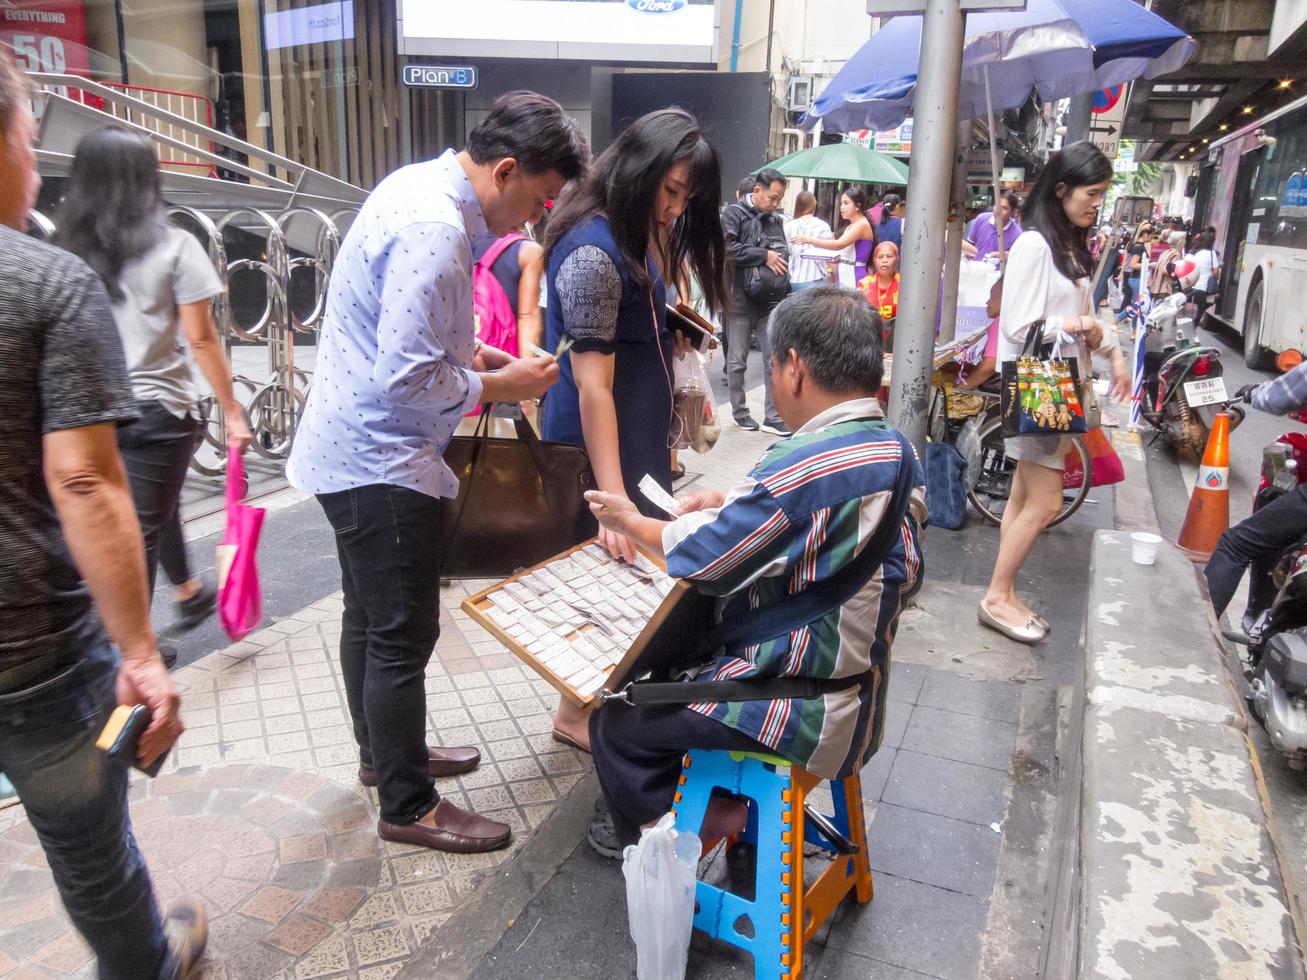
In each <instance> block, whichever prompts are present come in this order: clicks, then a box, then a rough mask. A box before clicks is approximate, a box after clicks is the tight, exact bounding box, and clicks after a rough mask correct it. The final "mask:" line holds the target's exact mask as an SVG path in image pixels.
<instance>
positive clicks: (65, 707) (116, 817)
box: [0, 640, 180, 980]
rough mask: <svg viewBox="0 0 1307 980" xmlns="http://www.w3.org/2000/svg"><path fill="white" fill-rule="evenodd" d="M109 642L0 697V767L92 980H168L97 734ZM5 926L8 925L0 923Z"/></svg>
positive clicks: (172, 960) (118, 787) (174, 971)
mask: <svg viewBox="0 0 1307 980" xmlns="http://www.w3.org/2000/svg"><path fill="white" fill-rule="evenodd" d="M117 674H118V655H117V654H116V653H115V652H114V649H113V647H111V646H110V645H109V643H108V642H107V641H104V640H101V641H99V642H97V643H95V644H94V645H93V646H92V647H90V648H89V649H87V650H86V651H85V653H84V654H83V655H82V657H81V659H80V660H78V661H77V663H76V664H75V665H74V666H73V667H71V668H70V669H68V670H65V671H63V672H61V673H57V674H55V675H54V676H53V677H50V678H48V679H44V680H40V681H37V682H36V683H34V684H32V685H31V686H29V687H26V688H23V689H21V690H17V691H6V692H5V693H3V694H0V770H3V771H4V773H5V775H7V776H8V777H9V778H10V779H11V780H12V781H13V784H14V787H15V788H16V789H17V790H18V796H19V799H21V800H22V801H23V806H24V807H25V808H26V812H27V818H28V820H30V821H31V825H32V829H33V830H35V831H36V835H37V838H38V839H39V840H40V842H41V848H42V850H44V852H45V856H46V859H47V860H48V861H49V864H50V872H51V874H52V875H54V880H55V885H56V886H57V887H58V889H59V897H60V898H61V899H63V903H64V908H66V909H67V910H68V917H69V918H70V919H72V920H73V924H74V925H75V926H76V927H77V930H78V932H80V933H81V934H82V937H83V938H84V939H85V940H86V942H87V943H88V944H89V945H90V947H91V949H93V950H94V951H95V955H96V958H97V959H98V961H99V962H98V970H97V976H98V977H99V978H100V980H150V978H159V980H176V978H177V977H178V976H179V975H180V972H179V964H178V963H177V960H176V957H175V956H174V955H173V954H172V953H171V952H170V951H169V949H168V944H167V941H166V940H165V938H164V934H163V927H162V925H161V924H160V921H159V909H158V906H157V905H156V904H155V900H154V891H153V888H152V887H151V885H150V874H149V872H148V871H147V870H146V867H145V859H144V858H143V857H142V856H141V851H140V848H138V847H137V846H136V838H134V837H133V836H132V823H131V817H130V815H129V814H128V812H127V771H126V770H125V769H122V768H120V767H119V766H116V765H114V764H112V763H110V762H109V761H108V759H107V758H106V756H105V754H104V753H103V752H102V751H101V750H100V749H98V748H96V746H95V740H96V736H98V735H99V734H100V729H101V728H103V727H104V723H105V722H106V721H107V720H108V718H109V714H110V712H112V711H113V709H114V707H115V706H116V703H117V698H116V697H115V696H114V682H115V678H116V677H117ZM6 925H8V923H6Z"/></svg>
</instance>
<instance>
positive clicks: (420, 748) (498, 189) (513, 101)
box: [287, 92, 589, 852]
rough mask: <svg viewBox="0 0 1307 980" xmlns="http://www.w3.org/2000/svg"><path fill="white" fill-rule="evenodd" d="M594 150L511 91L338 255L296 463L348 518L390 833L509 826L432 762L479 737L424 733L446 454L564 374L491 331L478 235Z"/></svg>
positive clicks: (348, 600)
mask: <svg viewBox="0 0 1307 980" xmlns="http://www.w3.org/2000/svg"><path fill="white" fill-rule="evenodd" d="M588 159H589V148H588V147H587V145H586V141H585V137H584V136H582V134H581V132H580V130H579V129H578V128H577V126H576V123H575V122H573V121H572V120H571V119H570V118H569V117H568V116H567V115H566V114H565V113H564V112H563V110H562V108H561V107H560V106H559V105H558V103H556V102H554V101H553V100H552V99H548V98H546V97H544V96H542V95H537V94H536V93H534V92H511V93H509V94H507V95H504V96H502V97H501V98H500V99H499V100H498V101H497V102H496V103H495V106H494V109H493V110H492V111H491V113H490V115H489V116H487V117H486V119H485V120H484V121H483V122H482V123H481V124H480V125H479V126H477V127H476V129H474V130H473V131H472V134H471V135H470V136H469V138H468V145H467V149H465V150H463V151H462V152H459V153H456V152H455V151H453V150H449V151H447V152H446V153H445V154H444V155H443V156H441V157H439V158H437V159H435V160H429V161H427V162H425V163H417V164H412V165H411V166H407V167H404V168H402V169H400V170H398V171H396V172H395V173H393V174H391V175H390V176H388V177H387V178H386V179H385V180H383V181H382V182H381V183H380V184H379V185H378V186H377V188H376V190H374V191H373V192H372V194H371V195H370V196H369V197H368V200H367V202H366V203H365V204H364V205H363V208H362V210H361V211H360V212H359V215H358V217H357V218H356V219H355V221H354V224H353V225H352V226H351V227H350V230H349V234H348V235H346V237H345V241H344V242H343V243H342V245H341V249H340V254H339V255H338V257H337V259H336V264H335V266H334V267H333V269H332V274H331V284H330V287H329V290H328V296H327V311H326V316H325V317H324V320H323V327H322V336H321V338H320V340H319V345H318V357H317V368H316V377H315V378H314V384H313V390H312V392H311V393H310V395H309V400H308V404H307V406H306V407H305V411H304V417H303V419H302V420H301V422H300V426H299V430H298V431H297V433H296V437H295V446H294V449H293V450H292V452H291V457H290V463H289V465H288V467H287V475H288V477H289V479H290V482H291V483H292V484H293V485H294V486H296V487H298V488H299V489H301V490H305V491H308V492H309V493H313V494H315V495H316V496H317V498H318V501H319V502H320V503H321V505H322V509H323V510H324V511H325V512H326V515H327V519H328V521H330V522H331V526H332V528H333V530H334V531H335V532H336V549H337V553H338V556H339V559H340V566H341V579H342V583H343V587H344V601H345V611H344V614H343V616H342V620H341V638H340V661H341V668H342V673H343V676H344V679H345V692H346V696H347V698H348V701H349V709H350V716H351V718H352V720H353V724H354V736H355V739H356V740H357V742H358V745H359V762H360V765H359V780H360V781H361V782H362V783H363V784H364V785H366V786H377V788H378V789H377V792H378V797H379V800H380V808H381V819H380V821H379V822H378V824H377V832H378V833H379V834H380V835H381V836H382V837H383V838H385V839H386V840H393V841H399V842H403V843H408V844H417V845H421V846H424V847H433V848H437V849H440V850H449V851H461V852H475V851H487V850H493V849H496V848H499V847H504V846H505V845H507V844H508V841H509V837H510V832H509V828H508V826H507V825H506V824H502V823H499V822H497V821H493V820H487V819H485V818H484V817H480V816H478V815H476V814H474V813H469V812H467V811H465V810H462V809H460V808H459V807H457V806H455V805H454V804H453V803H451V802H450V801H449V800H443V799H441V797H440V794H439V793H437V792H436V789H435V784H434V782H433V777H436V776H452V775H457V774H458V773H462V772H467V771H469V770H470V769H473V768H475V767H476V766H477V764H478V763H479V762H480V759H481V754H480V752H479V751H478V750H477V749H475V748H471V747H462V748H459V747H434V746H432V747H428V746H427V745H426V744H425V730H426V689H425V686H424V675H425V671H426V666H427V662H428V661H429V660H430V658H431V652H432V650H433V649H434V648H435V645H436V640H437V638H438V637H439V634H440V624H439V615H440V605H439V599H440V594H439V593H440V568H441V564H442V549H443V547H444V543H445V542H444V541H443V539H442V535H441V533H440V529H441V521H440V513H441V511H440V498H442V497H454V496H456V495H457V494H458V481H457V480H456V479H455V477H454V474H453V473H452V472H451V471H450V469H449V467H448V466H446V465H445V463H444V460H443V459H442V458H441V457H442V454H443V452H444V450H445V447H446V446H447V445H448V444H449V439H450V437H451V436H452V435H453V432H454V428H455V426H457V425H458V422H459V419H460V418H462V416H463V415H464V414H465V413H467V412H468V411H469V410H471V409H472V408H473V407H475V406H476V405H477V404H478V403H480V402H484V401H506V402H515V401H521V400H523V399H528V398H535V397H537V396H539V395H541V394H543V393H544V392H545V390H546V389H547V388H548V387H549V386H550V385H551V384H553V383H554V382H555V381H556V380H557V379H558V365H557V364H556V363H555V361H554V360H553V359H552V358H547V357H532V358H524V359H520V360H519V359H515V358H512V357H510V356H509V355H507V354H505V353H503V352H502V351H496V350H494V349H493V348H490V347H482V346H481V345H480V343H479V342H478V341H477V340H476V337H475V332H474V326H473V313H472V240H473V239H475V238H476V237H477V236H478V235H483V234H485V233H486V232H491V233H493V234H495V235H502V234H505V233H506V232H509V231H511V230H513V229H515V228H518V227H520V226H521V225H522V224H523V223H524V222H526V221H534V220H539V218H540V215H541V213H542V211H543V209H544V205H545V202H546V201H547V200H550V199H552V198H554V197H556V196H557V195H558V194H559V192H560V191H561V190H562V189H563V185H564V184H565V183H566V182H567V181H569V180H572V179H574V178H576V177H577V176H579V175H580V174H581V172H582V171H583V170H584V168H585V166H586V163H587V161H588Z"/></svg>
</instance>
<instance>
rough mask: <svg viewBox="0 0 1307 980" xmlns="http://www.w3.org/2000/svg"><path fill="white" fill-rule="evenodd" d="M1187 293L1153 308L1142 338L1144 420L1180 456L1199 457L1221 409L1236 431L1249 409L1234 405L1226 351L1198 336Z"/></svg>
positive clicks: (1142, 331) (1195, 458) (1146, 319)
mask: <svg viewBox="0 0 1307 980" xmlns="http://www.w3.org/2000/svg"><path fill="white" fill-rule="evenodd" d="M1186 302H1187V300H1186V297H1185V294H1184V293H1181V292H1176V293H1172V294H1171V295H1170V296H1168V297H1167V298H1166V299H1164V300H1161V301H1159V302H1158V304H1157V305H1156V306H1154V307H1153V308H1152V310H1150V311H1149V313H1148V315H1147V317H1145V319H1144V322H1143V323H1142V324H1141V326H1140V334H1139V336H1138V337H1137V338H1136V342H1137V343H1142V344H1145V345H1146V347H1145V350H1146V353H1145V355H1144V372H1145V381H1144V393H1145V399H1146V400H1145V405H1146V406H1151V408H1149V407H1145V408H1144V410H1143V412H1142V413H1141V414H1142V416H1143V418H1144V420H1145V421H1146V422H1147V423H1148V424H1149V425H1151V426H1152V427H1153V428H1154V429H1156V430H1157V434H1156V435H1155V436H1154V439H1158V438H1161V439H1165V440H1166V442H1167V444H1168V445H1170V446H1171V447H1173V448H1174V449H1175V450H1176V451H1177V452H1178V453H1179V454H1180V455H1182V456H1186V457H1188V458H1191V459H1194V460H1198V459H1201V458H1202V455H1203V450H1204V448H1206V446H1207V436H1208V433H1209V432H1210V431H1211V428H1212V421H1213V419H1215V417H1216V413H1217V412H1222V411H1223V412H1226V413H1227V414H1228V415H1229V416H1230V431H1231V432H1233V431H1234V430H1235V429H1236V428H1237V427H1238V426H1239V423H1241V422H1242V421H1243V419H1244V410H1243V408H1242V407H1241V406H1239V405H1232V404H1230V397H1229V395H1228V393H1227V392H1226V390H1225V379H1224V377H1223V376H1222V375H1223V370H1222V367H1221V351H1220V349H1219V348H1217V347H1212V346H1209V345H1206V344H1200V343H1198V342H1197V341H1196V340H1195V339H1194V323H1193V319H1192V318H1191V317H1189V316H1186V315H1185V304H1186Z"/></svg>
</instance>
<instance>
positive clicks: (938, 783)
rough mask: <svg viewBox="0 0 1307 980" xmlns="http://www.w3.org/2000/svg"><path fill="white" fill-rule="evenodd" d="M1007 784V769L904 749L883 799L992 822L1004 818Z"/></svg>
mask: <svg viewBox="0 0 1307 980" xmlns="http://www.w3.org/2000/svg"><path fill="white" fill-rule="evenodd" d="M1007 786H1008V776H1007V773H1006V772H1000V771H999V770H997V769H987V768H985V767H984V766H973V765H971V764H970V763H966V762H952V761H950V760H948V759H937V758H935V757H934V756H930V755H921V754H920V753H918V752H910V751H908V750H907V749H900V750H899V752H898V754H897V755H896V756H895V757H894V768H893V770H892V771H891V773H890V778H889V783H888V784H887V785H886V787H885V792H884V793H883V794H882V795H881V799H883V800H884V801H885V802H886V803H892V804H894V805H896V806H902V807H907V808H908V809H910V810H921V811H923V812H925V813H934V814H938V815H939V816H942V817H953V818H954V819H955V820H965V821H968V822H970V823H977V824H984V825H989V824H991V823H1001V822H1002V821H1003V814H1004V812H1005V810H1006V808H1007Z"/></svg>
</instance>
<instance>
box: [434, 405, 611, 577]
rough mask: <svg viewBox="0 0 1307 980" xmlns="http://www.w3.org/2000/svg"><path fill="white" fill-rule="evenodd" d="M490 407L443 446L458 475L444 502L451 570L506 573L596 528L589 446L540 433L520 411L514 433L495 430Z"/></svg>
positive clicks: (449, 573)
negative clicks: (472, 428)
mask: <svg viewBox="0 0 1307 980" xmlns="http://www.w3.org/2000/svg"><path fill="white" fill-rule="evenodd" d="M490 409H491V406H490V405H486V407H485V408H484V409H483V410H482V412H481V418H480V420H479V421H478V422H477V428H476V432H475V434H473V435H471V436H455V437H454V438H453V439H451V440H450V441H449V446H448V448H446V449H445V454H444V459H445V465H447V466H448V467H449V468H450V469H451V470H453V471H454V476H455V477H457V478H458V496H457V497H454V498H446V499H445V500H443V501H442V502H441V504H442V523H443V530H444V534H443V537H444V541H445V553H444V566H443V568H442V574H443V575H444V576H445V577H447V578H495V579H501V578H507V577H508V576H509V575H512V574H513V573H514V572H515V571H517V570H518V569H519V568H527V567H530V566H531V565H537V564H539V563H540V562H542V561H545V560H547V559H549V558H552V557H553V556H554V555H557V554H558V553H559V552H561V551H566V550H567V549H568V548H571V547H572V546H573V545H577V544H580V543H581V542H582V541H584V540H586V539H587V538H590V537H593V536H594V534H595V530H596V525H595V520H594V517H593V515H592V514H591V513H590V507H589V505H588V504H587V503H586V502H585V498H584V496H583V495H584V493H585V492H586V491H587V490H593V489H595V486H596V485H595V479H594V473H593V472H592V471H591V469H590V459H589V457H588V456H587V455H586V452H585V449H584V448H582V447H581V446H574V445H572V444H570V443H563V442H544V441H542V440H541V439H540V437H539V436H538V435H536V432H535V430H534V429H533V428H531V423H530V422H528V421H527V420H526V419H524V418H522V417H521V416H520V415H519V416H518V417H517V418H515V419H514V420H513V424H514V427H515V428H516V430H517V438H516V439H500V438H492V437H491V436H490Z"/></svg>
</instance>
